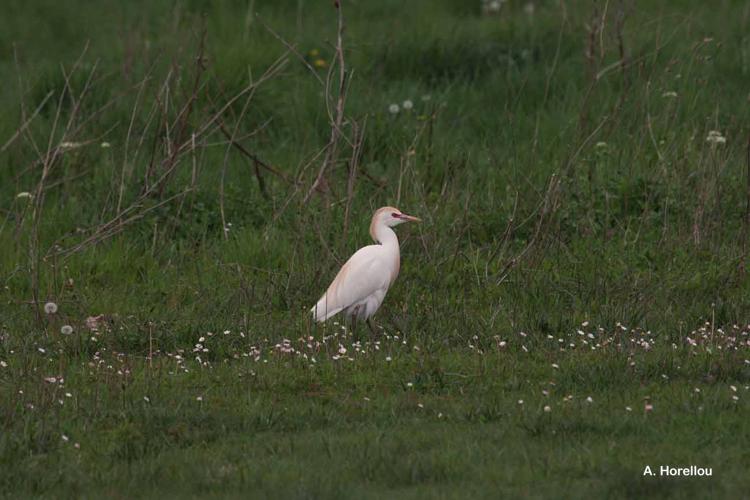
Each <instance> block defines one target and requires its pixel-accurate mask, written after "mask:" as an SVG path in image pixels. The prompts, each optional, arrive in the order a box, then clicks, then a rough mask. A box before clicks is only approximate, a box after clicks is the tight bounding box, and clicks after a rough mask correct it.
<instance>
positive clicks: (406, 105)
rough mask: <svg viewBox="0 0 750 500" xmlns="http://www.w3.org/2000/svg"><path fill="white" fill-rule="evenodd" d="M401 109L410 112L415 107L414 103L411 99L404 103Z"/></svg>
mask: <svg viewBox="0 0 750 500" xmlns="http://www.w3.org/2000/svg"><path fill="white" fill-rule="evenodd" d="M401 107H403V108H404V110H406V111H409V110H410V109H412V108H413V107H414V103H413V102H411V100H410V99H407V100H405V101H404V102H403V103H401Z"/></svg>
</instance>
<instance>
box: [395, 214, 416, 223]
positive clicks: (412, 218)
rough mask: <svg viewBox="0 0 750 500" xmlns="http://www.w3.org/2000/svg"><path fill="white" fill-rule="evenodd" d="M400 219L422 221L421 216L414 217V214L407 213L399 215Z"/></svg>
mask: <svg viewBox="0 0 750 500" xmlns="http://www.w3.org/2000/svg"><path fill="white" fill-rule="evenodd" d="M399 219H404V220H408V221H410V222H422V219H420V218H419V217H414V216H413V215H406V214H401V215H400V216H399Z"/></svg>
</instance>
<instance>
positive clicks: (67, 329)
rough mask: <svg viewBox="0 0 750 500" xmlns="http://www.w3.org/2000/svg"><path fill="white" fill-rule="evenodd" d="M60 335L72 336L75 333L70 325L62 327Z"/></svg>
mask: <svg viewBox="0 0 750 500" xmlns="http://www.w3.org/2000/svg"><path fill="white" fill-rule="evenodd" d="M60 333H62V334H63V335H70V334H71V333H73V327H72V326H70V325H63V326H62V327H60Z"/></svg>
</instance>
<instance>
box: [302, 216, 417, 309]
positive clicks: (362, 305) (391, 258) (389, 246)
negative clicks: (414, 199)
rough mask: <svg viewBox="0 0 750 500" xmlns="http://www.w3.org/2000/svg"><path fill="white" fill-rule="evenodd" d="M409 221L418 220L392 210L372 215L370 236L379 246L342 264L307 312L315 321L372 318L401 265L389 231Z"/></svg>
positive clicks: (366, 250) (396, 244) (393, 234)
mask: <svg viewBox="0 0 750 500" xmlns="http://www.w3.org/2000/svg"><path fill="white" fill-rule="evenodd" d="M410 220H414V221H418V220H419V219H417V218H416V217H412V216H410V215H405V214H402V213H401V212H400V211H399V210H398V209H395V208H393V207H383V208H381V209H379V210H378V211H376V212H375V215H373V218H372V223H371V224H370V234H371V235H372V237H373V239H374V240H375V241H377V242H378V243H379V244H377V245H369V246H366V247H364V248H360V249H359V250H357V252H356V253H355V254H354V255H352V256H351V258H349V260H348V261H346V263H345V264H344V265H343V267H342V268H341V270H340V271H339V272H338V274H337V275H336V278H334V280H333V282H332V283H331V285H330V286H329V287H328V290H327V291H326V293H325V294H323V296H322V297H321V298H320V300H319V301H318V303H317V304H315V305H314V306H313V307H312V308H311V309H310V312H311V313H312V315H313V318H314V319H315V321H319V322H320V321H325V320H327V319H329V318H330V317H332V316H334V315H336V314H338V313H340V312H342V311H343V313H344V314H345V315H346V316H349V317H353V318H356V319H365V320H366V319H368V318H369V317H370V316H372V315H373V314H375V312H376V311H377V310H378V308H379V307H380V305H381V304H382V303H383V299H385V295H386V293H388V288H389V287H390V286H391V284H393V282H394V281H395V279H396V276H398V272H399V268H400V263H401V256H400V253H399V245H398V238H397V237H396V233H395V232H394V231H393V230H392V229H391V227H392V226H396V225H398V224H401V223H403V222H407V221H410Z"/></svg>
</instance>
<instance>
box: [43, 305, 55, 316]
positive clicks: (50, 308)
mask: <svg viewBox="0 0 750 500" xmlns="http://www.w3.org/2000/svg"><path fill="white" fill-rule="evenodd" d="M44 312H45V313H47V314H55V313H56V312H57V304H55V303H54V302H47V303H46V304H44Z"/></svg>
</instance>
